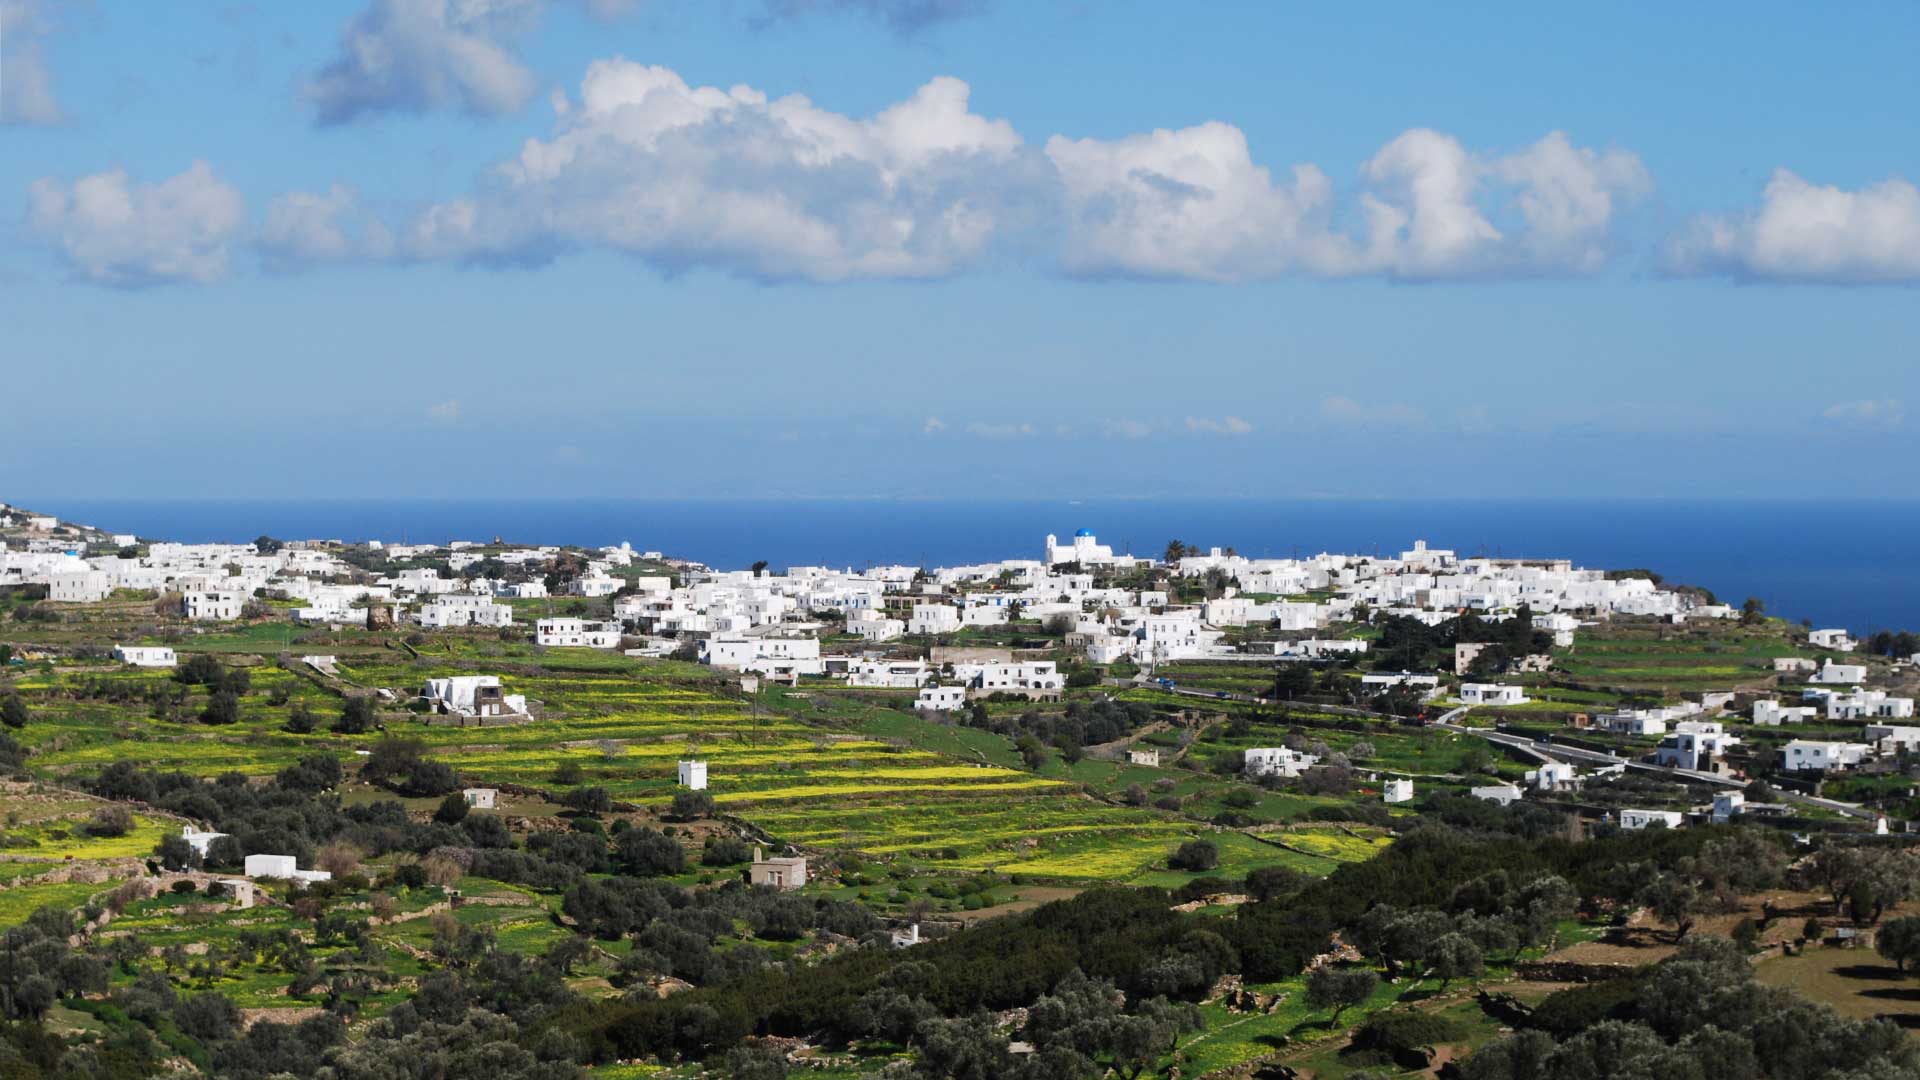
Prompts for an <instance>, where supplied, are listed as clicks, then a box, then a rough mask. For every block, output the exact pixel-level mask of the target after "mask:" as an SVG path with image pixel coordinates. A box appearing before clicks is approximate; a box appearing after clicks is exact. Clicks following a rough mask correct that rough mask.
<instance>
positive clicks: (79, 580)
mask: <svg viewBox="0 0 1920 1080" xmlns="http://www.w3.org/2000/svg"><path fill="white" fill-rule="evenodd" d="M112 591H113V579H112V578H110V577H108V576H107V572H106V571H105V570H76V571H73V572H71V573H61V574H50V575H48V577H47V599H49V600H52V601H55V602H57V603H62V604H92V603H97V602H99V601H101V600H105V599H106V598H107V595H108V594H109V593H111V592H112Z"/></svg>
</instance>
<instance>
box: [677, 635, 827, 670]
mask: <svg viewBox="0 0 1920 1080" xmlns="http://www.w3.org/2000/svg"><path fill="white" fill-rule="evenodd" d="M700 659H701V660H702V661H704V662H705V663H707V664H708V665H710V666H712V667H717V668H724V669H728V670H733V671H751V672H758V673H760V674H762V675H767V674H782V675H785V674H793V675H818V674H820V673H821V672H822V671H823V670H825V664H824V663H823V662H822V661H821V659H820V639H819V638H811V637H774V636H770V635H762V634H751V635H749V634H715V635H714V636H712V637H710V638H706V639H703V640H702V641H701V642H700Z"/></svg>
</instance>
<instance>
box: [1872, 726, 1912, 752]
mask: <svg viewBox="0 0 1920 1080" xmlns="http://www.w3.org/2000/svg"><path fill="white" fill-rule="evenodd" d="M1866 737H1867V739H1868V740H1869V741H1871V742H1872V743H1874V744H1875V745H1877V746H1878V747H1879V748H1880V749H1881V750H1882V751H1886V752H1889V753H1891V752H1896V751H1900V750H1916V749H1920V727H1901V726H1898V725H1895V724H1868V725H1867V730H1866Z"/></svg>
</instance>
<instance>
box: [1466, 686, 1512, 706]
mask: <svg viewBox="0 0 1920 1080" xmlns="http://www.w3.org/2000/svg"><path fill="white" fill-rule="evenodd" d="M1526 702H1527V688H1526V687H1524V686H1506V685H1503V684H1501V683H1461V684H1460V703H1461V704H1463V705H1524V704H1526Z"/></svg>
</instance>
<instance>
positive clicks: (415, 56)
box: [306, 0, 541, 124]
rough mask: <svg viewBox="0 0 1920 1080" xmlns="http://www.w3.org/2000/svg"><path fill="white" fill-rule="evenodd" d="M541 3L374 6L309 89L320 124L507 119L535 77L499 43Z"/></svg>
mask: <svg viewBox="0 0 1920 1080" xmlns="http://www.w3.org/2000/svg"><path fill="white" fill-rule="evenodd" d="M540 6H541V3H540V0H372V2H371V3H370V4H368V6H367V8H366V9H365V10H363V11H361V12H360V13H359V14H358V15H355V16H354V17H353V20H352V21H351V22H349V23H348V24H347V26H346V28H345V29H344V30H343V31H342V32H341V36H340V46H339V50H338V52H337V53H336V55H335V56H334V58H333V59H332V60H331V61H330V62H328V64H327V65H326V66H325V67H324V68H322V69H320V71H319V72H318V73H317V74H315V75H314V77H313V78H312V79H311V80H310V81H309V82H308V84H307V88H306V93H307V100H308V102H309V103H310V104H312V106H313V108H314V110H315V116H316V118H317V119H318V120H319V121H320V122H321V123H323V124H343V123H348V122H351V121H354V120H358V119H360V118H362V117H365V116H370V115H374V114H378V113H384V112H424V111H426V110H428V109H434V108H441V107H448V106H455V107H458V108H460V109H463V110H465V111H466V112H469V113H473V114H476V115H483V116H484V115H493V114H497V113H503V112H511V111H512V110H515V109H518V108H519V107H521V106H522V105H524V104H526V102H527V99H528V98H530V97H532V96H533V90H534V80H533V73H532V72H530V71H528V70H527V68H526V67H525V66H524V65H522V64H521V63H520V61H519V59H518V58H516V57H515V56H514V55H513V53H512V52H511V51H510V50H509V49H508V48H507V46H506V45H505V44H503V43H502V40H501V39H502V38H504V37H508V36H511V35H512V34H514V33H515V31H517V30H518V29H519V28H520V27H522V26H523V25H524V24H525V23H526V21H527V20H528V19H530V18H532V17H533V16H534V15H536V14H537V13H538V11H539V8H540Z"/></svg>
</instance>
